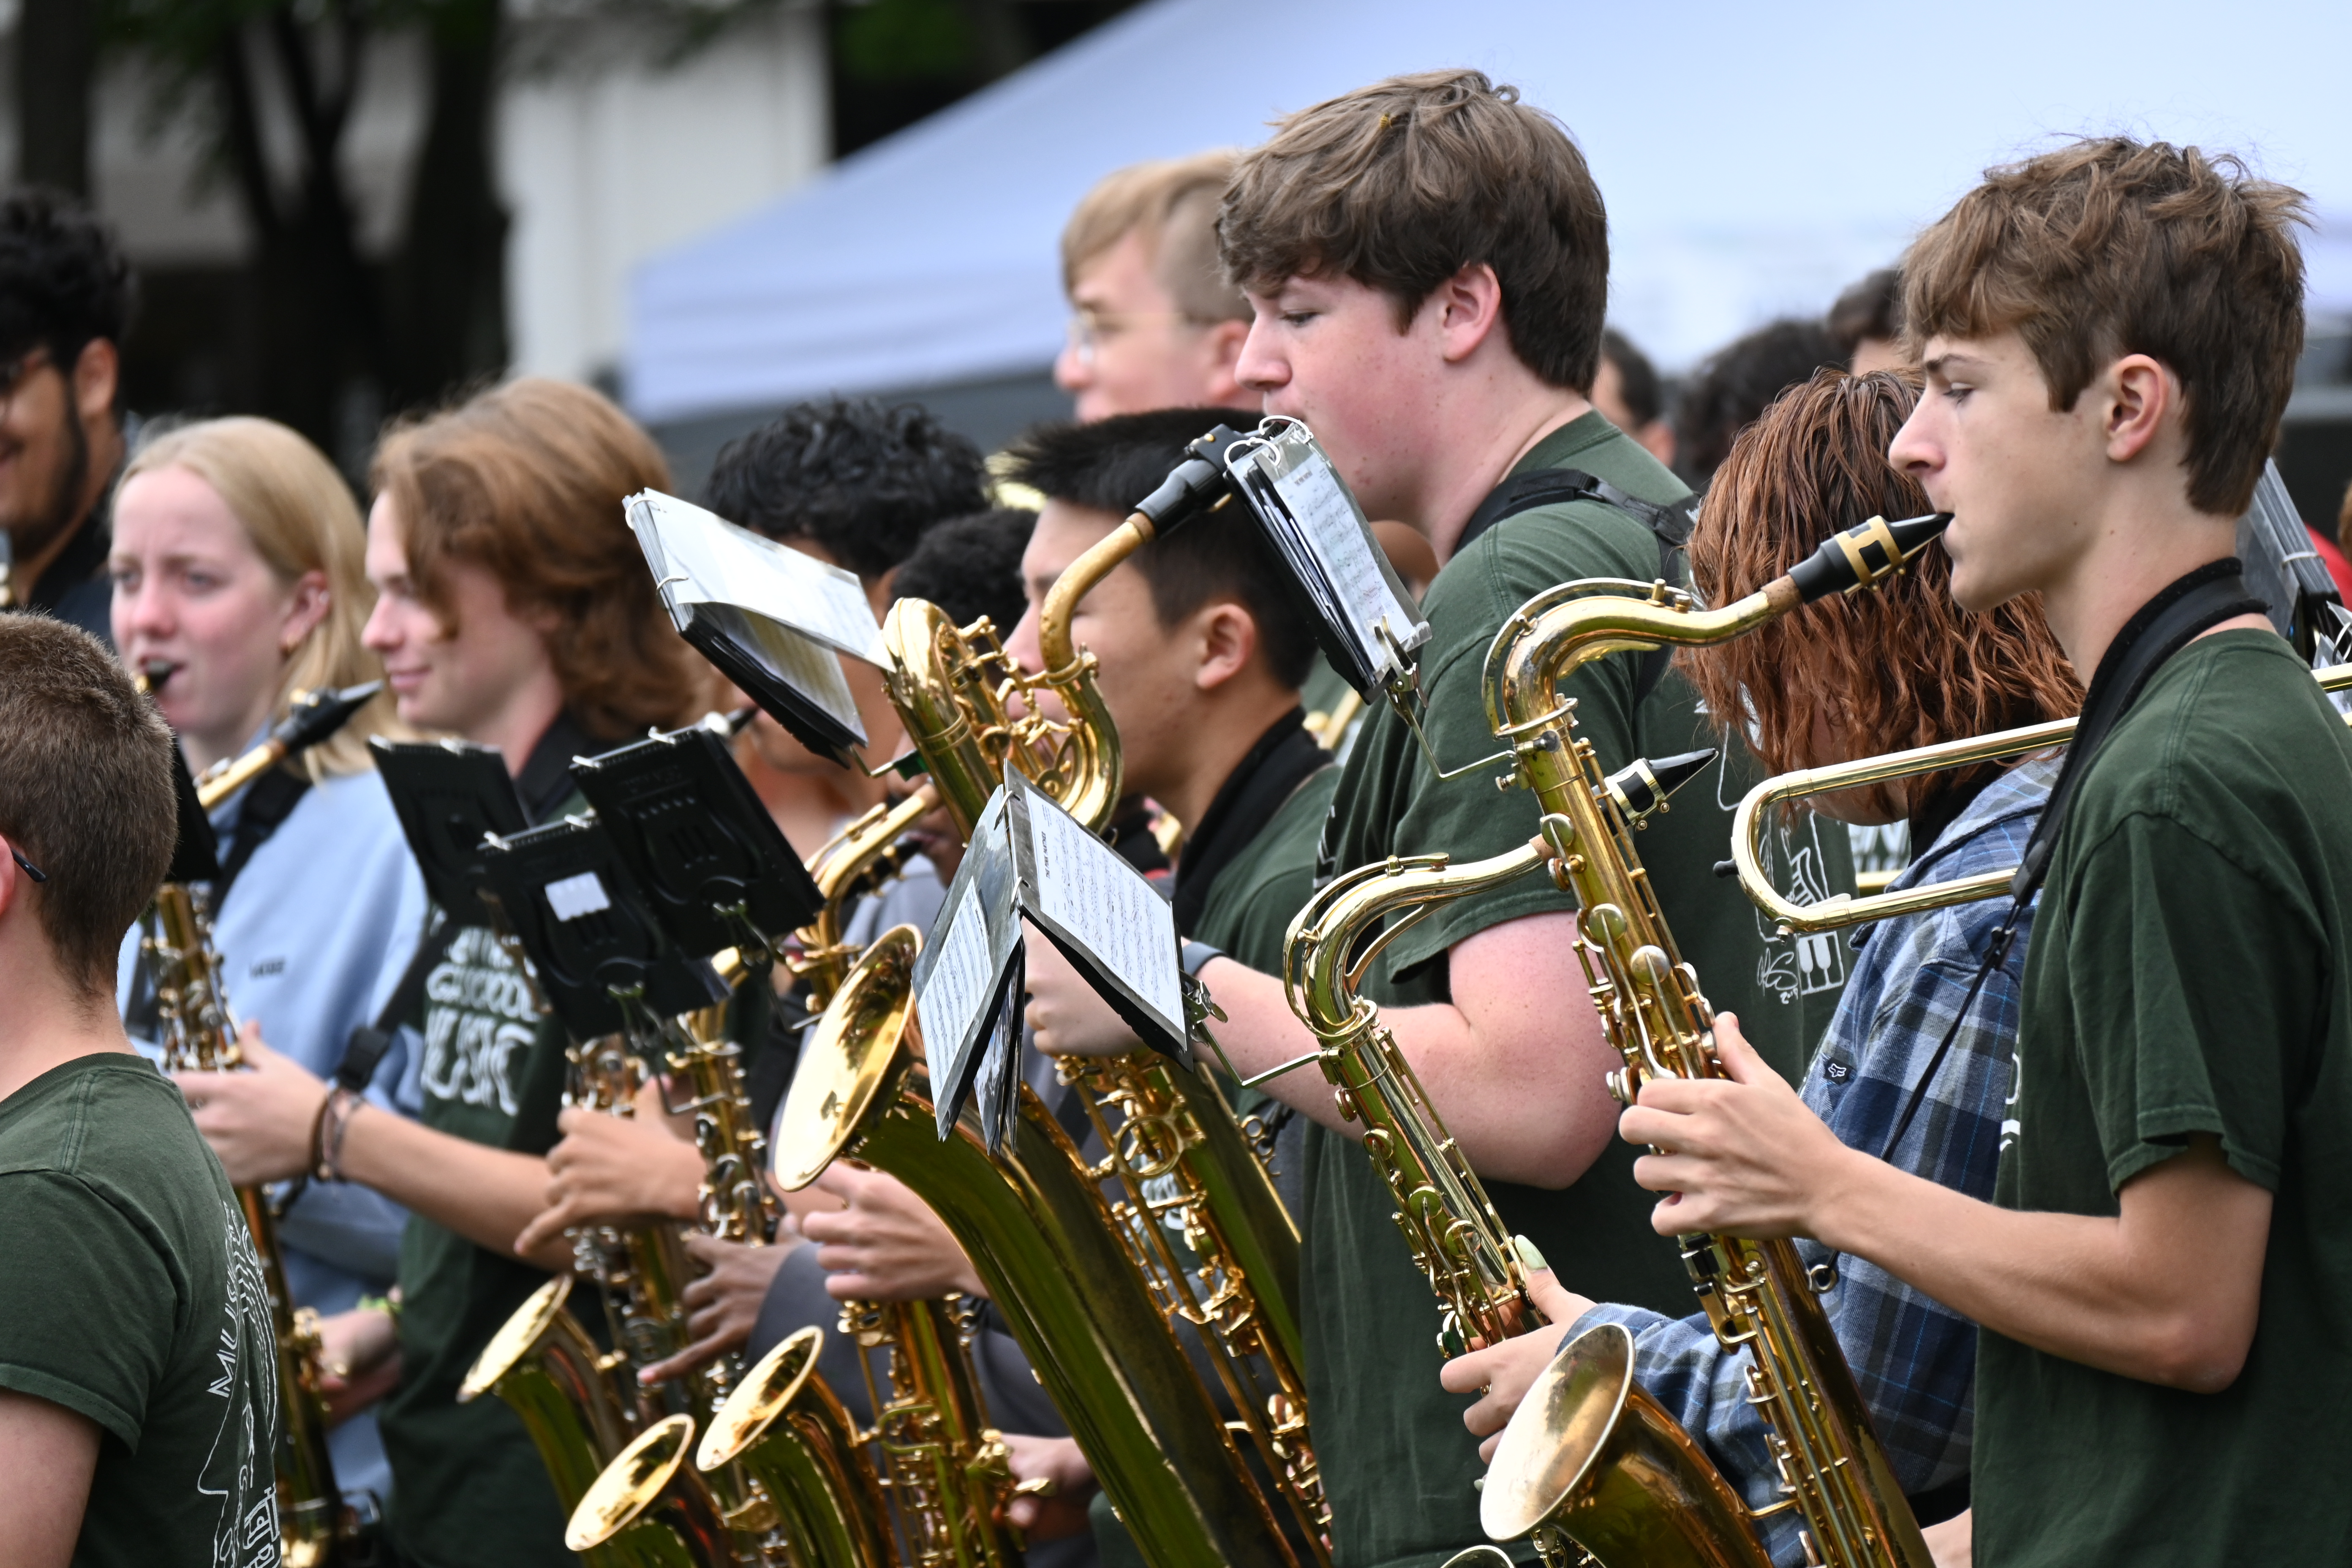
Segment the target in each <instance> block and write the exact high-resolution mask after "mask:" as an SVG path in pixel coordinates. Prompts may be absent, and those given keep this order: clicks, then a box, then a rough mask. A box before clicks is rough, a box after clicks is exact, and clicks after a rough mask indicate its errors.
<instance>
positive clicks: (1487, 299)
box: [1421, 261, 1503, 364]
mask: <svg viewBox="0 0 2352 1568" xmlns="http://www.w3.org/2000/svg"><path fill="white" fill-rule="evenodd" d="M1421 308H1422V309H1423V310H1435V311H1436V312H1437V313H1438V314H1437V322H1436V325H1437V338H1438V344H1439V347H1440V349H1441V351H1442V352H1443V353H1444V356H1445V362H1446V363H1448V364H1459V363H1461V362H1462V361H1464V360H1466V359H1468V358H1469V357H1470V356H1471V355H1472V354H1474V353H1477V352H1478V349H1479V346H1480V345H1481V344H1483V343H1484V342H1486V340H1487V339H1488V338H1489V337H1491V336H1493V335H1494V333H1495V332H1496V330H1497V329H1498V328H1500V327H1501V326H1502V324H1503V284H1502V280H1501V279H1498V278H1496V276H1495V269H1494V268H1492V267H1490V266H1488V265H1487V264H1486V263H1485V262H1483V261H1474V262H1472V263H1471V264H1470V265H1469V266H1467V267H1465V268H1462V270H1460V271H1459V272H1456V273H1455V274H1454V276H1453V277H1451V278H1449V279H1446V280H1445V281H1444V282H1443V283H1440V284H1439V285H1438V286H1437V289H1436V290H1435V292H1433V293H1432V294H1431V295H1430V297H1429V298H1428V299H1427V300H1423V301H1422V306H1421Z"/></svg>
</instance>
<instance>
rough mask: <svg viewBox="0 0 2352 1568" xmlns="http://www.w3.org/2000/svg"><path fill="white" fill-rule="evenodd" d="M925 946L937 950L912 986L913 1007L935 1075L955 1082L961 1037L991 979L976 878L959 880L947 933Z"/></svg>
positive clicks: (972, 1021) (992, 969)
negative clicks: (960, 887)
mask: <svg viewBox="0 0 2352 1568" xmlns="http://www.w3.org/2000/svg"><path fill="white" fill-rule="evenodd" d="M930 951H932V952H936V953H937V954H938V955H939V956H938V957H937V958H936V959H934V960H933V961H932V963H931V965H930V973H929V974H928V975H926V976H925V977H924V978H923V982H922V984H920V985H919V986H918V987H917V988H916V991H915V1011H916V1013H917V1015H918V1016H920V1017H921V1019H922V1021H923V1039H924V1041H925V1043H926V1044H927V1045H928V1046H929V1048H930V1049H931V1050H932V1051H934V1052H936V1053H938V1056H939V1058H940V1060H939V1061H938V1062H937V1069H938V1076H939V1078H940V1080H941V1081H942V1082H944V1083H955V1082H956V1081H957V1080H958V1079H961V1078H962V1077H963V1076H964V1075H963V1072H962V1071H961V1068H962V1066H963V1058H964V1056H965V1053H966V1051H967V1050H968V1049H969V1047H968V1046H967V1045H966V1043H965V1042H966V1040H967V1038H968V1037H969V1036H970V1035H971V1031H972V1027H973V1026H974V1025H975V1024H977V1023H978V1022H979V1020H980V1014H981V1009H982V1008H983V1007H985V1006H987V1005H988V1003H989V1000H990V997H991V995H992V993H993V991H994V989H995V983H996V966H995V965H994V964H992V963H990V962H989V961H988V915H987V912H986V911H985V910H982V908H981V904H980V884H979V883H978V882H976V881H974V882H967V883H966V884H964V889H963V896H962V898H961V899H959V900H957V901H956V906H955V913H954V916H953V918H952V919H951V920H950V921H949V922H948V933H947V937H946V939H945V940H944V941H942V942H940V943H939V945H938V946H937V947H936V948H933V949H931V950H930Z"/></svg>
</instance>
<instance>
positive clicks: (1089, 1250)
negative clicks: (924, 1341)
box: [777, 926, 1294, 1568]
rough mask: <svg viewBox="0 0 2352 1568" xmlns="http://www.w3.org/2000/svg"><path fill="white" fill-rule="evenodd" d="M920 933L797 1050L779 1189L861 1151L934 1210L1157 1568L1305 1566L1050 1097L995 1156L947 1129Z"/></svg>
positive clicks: (850, 992)
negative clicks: (929, 1064) (923, 1018)
mask: <svg viewBox="0 0 2352 1568" xmlns="http://www.w3.org/2000/svg"><path fill="white" fill-rule="evenodd" d="M919 944H920V938H919V936H918V934H917V933H916V931H915V930H914V928H913V927H911V926H900V927H898V928H897V929H896V930H894V931H889V932H888V933H887V934H886V935H885V936H883V937H882V939H881V940H880V941H878V942H876V943H875V944H874V946H872V947H871V948H869V949H867V950H866V956H865V957H864V958H863V959H861V960H860V961H859V962H858V964H857V966H856V968H855V969H854V970H852V971H851V972H850V974H849V977H848V979H847V980H846V981H845V983H844V984H843V985H842V988H841V990H840V992H839V993H838V994H836V995H835V998H834V1001H833V1005H832V1006H831V1007H829V1008H828V1009H827V1010H826V1012H825V1015H824V1019H823V1020H822V1022H820V1023H819V1025H818V1026H817V1028H816V1031H815V1033H814V1036H813V1037H811V1039H810V1041H809V1043H808V1045H807V1046H806V1047H804V1048H803V1056H802V1066H801V1070H800V1072H799V1073H798V1075H797V1076H796V1077H795V1078H794V1079H793V1087H792V1091H791V1094H790V1096H789V1098H788V1099H787V1100H786V1101H785V1105H784V1111H783V1116H782V1121H781V1122H780V1123H779V1127H780V1131H779V1136H778V1148H779V1152H780V1159H779V1163H778V1170H777V1181H778V1184H780V1185H782V1187H784V1188H785V1190H787V1191H793V1190H796V1189H798V1188H801V1187H803V1186H806V1185H807V1184H809V1183H811V1182H813V1181H814V1180H815V1179H816V1177H817V1176H818V1175H819V1174H820V1173H822V1172H823V1171H824V1168H825V1167H826V1166H827V1165H828V1164H830V1163H832V1162H833V1161H834V1160H835V1159H836V1158H855V1159H859V1160H863V1161H865V1162H866V1163H868V1164H870V1165H872V1166H874V1167H875V1168H877V1169H878V1170H881V1171H885V1172H887V1173H889V1174H891V1175H894V1176H896V1177H898V1179H899V1180H900V1181H902V1182H904V1183H906V1184H907V1185H908V1187H910V1188H912V1189H913V1190H914V1192H915V1194H917V1195H918V1196H919V1197H920V1198H921V1199H922V1200H923V1201H924V1202H925V1203H926V1204H928V1205H930V1207H931V1210H932V1212H934V1213H935V1214H937V1215H939V1217H940V1221H941V1223H943V1224H944V1225H945V1226H947V1227H948V1229H949V1230H950V1232H951V1233H953V1235H954V1236H955V1238H956V1240H957V1242H958V1243H959V1244H960V1245H961V1247H963V1249H964V1251H965V1253H966V1254H967V1255H968V1256H969V1257H970V1258H971V1262H972V1267H973V1268H975V1269H976V1270H978V1272H979V1273H980V1276H981V1278H982V1279H983V1280H985V1281H986V1282H987V1285H988V1287H989V1293H990V1295H991V1297H992V1300H994V1302H995V1304H996V1307H997V1310H999V1311H1000V1312H1001V1313H1002V1314H1003V1317H1004V1319H1005V1321H1006V1325H1007V1327H1008V1328H1009V1329H1010V1330H1011V1331H1012V1332H1013V1337H1014V1339H1015V1340H1017V1341H1018V1342H1020V1345H1021V1348H1022V1349H1023V1351H1024V1352H1026V1353H1027V1354H1028V1356H1029V1358H1030V1365H1031V1367H1032V1369H1033V1370H1034V1372H1035V1373H1036V1376H1037V1380H1038V1382H1039V1383H1040V1384H1043V1385H1044V1386H1045V1391H1046V1393H1047V1394H1049V1395H1050V1396H1051V1397H1052V1398H1053V1401H1054V1404H1055V1407H1056V1408H1058V1409H1059V1410H1060V1411H1061V1412H1062V1414H1063V1415H1064V1416H1065V1417H1066V1419H1067V1420H1068V1421H1069V1423H1070V1428H1071V1431H1072V1433H1073V1435H1074V1436H1076V1438H1077V1441H1078V1444H1079V1447H1081V1448H1082V1449H1083V1450H1084V1451H1085V1452H1086V1455H1087V1459H1088V1460H1089V1462H1090V1463H1092V1465H1093V1466H1094V1468H1095V1473H1096V1476H1097V1479H1098V1480H1099V1481H1100V1482H1101V1484H1102V1486H1103V1489H1104V1490H1105V1491H1107V1492H1108V1493H1109V1495H1110V1497H1111V1499H1112V1501H1113V1502H1114V1504H1115V1505H1116V1506H1117V1507H1118V1513H1119V1517H1120V1518H1121V1520H1122V1521H1125V1523H1126V1524H1127V1526H1128V1528H1129V1531H1131V1532H1132V1533H1133V1535H1134V1537H1135V1541H1136V1543H1137V1544H1138V1545H1139V1547H1140V1548H1141V1549H1142V1551H1143V1552H1144V1554H1145V1558H1146V1560H1147V1561H1148V1562H1150V1563H1152V1564H1153V1565H1154V1568H1214V1565H1220V1564H1230V1565H1232V1568H1278V1565H1279V1568H1294V1560H1293V1558H1292V1556H1291V1554H1290V1552H1289V1549H1288V1547H1287V1546H1286V1543H1285V1542H1284V1541H1283V1538H1282V1535H1281V1533H1280V1532H1279V1531H1277V1530H1276V1527H1275V1524H1274V1520H1273V1516H1272V1515H1271V1513H1270V1512H1269V1511H1268V1509H1267V1504H1266V1501H1265V1499H1264V1497H1263V1496H1261V1495H1260V1494H1259V1493H1258V1491H1257V1490H1256V1489H1255V1486H1254V1485H1253V1484H1252V1483H1251V1481H1250V1480H1249V1479H1248V1475H1247V1471H1246V1469H1245V1468H1244V1466H1243V1465H1242V1463H1241V1462H1240V1456H1239V1454H1238V1452H1237V1451H1236V1450H1235V1449H1234V1447H1233V1444H1232V1440H1231V1438H1230V1437H1229V1436H1228V1435H1227V1433H1226V1432H1225V1430H1224V1428H1223V1426H1222V1424H1221V1423H1220V1422H1219V1421H1218V1419H1217V1417H1216V1414H1215V1410H1214V1407H1213V1405H1211V1404H1210V1402H1209V1397H1208V1393H1207V1390H1206V1389H1205V1388H1204V1387H1203V1386H1202V1383H1201V1381H1200V1379H1199V1378H1198V1377H1197V1376H1196V1375H1195V1374H1194V1373H1193V1371H1192V1363H1191V1362H1190V1361H1189V1360H1188V1359H1187V1358H1186V1356H1185V1354H1184V1352H1183V1350H1182V1348H1181V1346H1180V1345H1179V1344H1178V1343H1177V1342H1176V1338H1175V1334H1174V1331H1172V1329H1171V1327H1170V1324H1169V1322H1168V1320H1167V1319H1166V1318H1165V1317H1164V1316H1163V1315H1162V1314H1161V1312H1160V1308H1159V1305H1158V1303H1157V1302H1155V1301H1154V1300H1153V1299H1152V1297H1151V1294H1150V1291H1149V1289H1147V1288H1146V1286H1145V1283H1144V1280H1143V1279H1141V1278H1140V1277H1139V1274H1138V1272H1137V1270H1136V1268H1135V1266H1134V1262H1133V1259H1132V1258H1130V1257H1129V1255H1128V1253H1127V1251H1126V1250H1125V1248H1124V1247H1123V1245H1122V1243H1121V1239H1120V1234H1119V1230H1118V1225H1117V1223H1116V1222H1115V1221H1114V1220H1113V1218H1112V1216H1111V1214H1110V1211H1109V1208H1108V1205H1107V1204H1106V1203H1105V1201H1104V1199H1103V1195H1102V1192H1101V1190H1100V1188H1099V1186H1098V1185H1097V1180H1096V1173H1095V1172H1094V1170H1093V1169H1092V1168H1091V1167H1090V1166H1089V1165H1088V1164H1087V1163H1086V1161H1085V1160H1084V1159H1083V1158H1081V1157H1080V1155H1079V1154H1078V1152H1077V1150H1076V1147H1075V1146H1073V1145H1072V1144H1071V1142H1070V1141H1069V1138H1068V1135H1067V1134H1066V1133H1065V1132H1064V1131H1062V1128H1061V1126H1060V1124H1059V1123H1058V1122H1056V1121H1055V1120H1054V1118H1053V1116H1052V1114H1051V1113H1050V1112H1049V1111H1047V1110H1046V1109H1045V1105H1044V1103H1043V1102H1042V1101H1040V1100H1038V1099H1037V1097H1036V1096H1035V1094H1034V1093H1032V1092H1031V1091H1030V1090H1029V1089H1027V1088H1026V1087H1025V1086H1024V1087H1023V1088H1022V1089H1021V1090H1020V1103H1019V1111H1018V1116H1017V1120H1016V1125H1015V1128H1014V1133H1013V1141H1012V1142H1011V1144H1010V1146H1009V1147H1008V1148H1007V1149H1006V1150H1005V1151H1003V1152H1001V1153H1000V1154H999V1155H997V1156H996V1157H995V1158H994V1159H992V1158H991V1157H990V1156H989V1154H988V1153H987V1152H986V1150H985V1149H984V1148H983V1147H982V1143H981V1141H980V1139H979V1136H978V1135H977V1133H975V1132H974V1131H972V1130H971V1128H970V1127H969V1126H968V1125H964V1126H959V1127H958V1128H957V1129H956V1130H955V1131H953V1132H952V1133H951V1134H950V1136H949V1137H948V1138H946V1139H944V1140H942V1139H941V1138H940V1136H939V1133H938V1130H937V1123H936V1117H935V1114H934V1110H933V1107H932V1104H931V1102H930V1100H929V1097H928V1093H927V1090H928V1087H929V1085H928V1080H927V1079H926V1077H925V1072H924V1067H923V1061H922V1057H921V1037H920V1028H919V1023H918V1020H917V1019H916V1016H915V1007H914V963H915V954H916V951H917V949H918V947H919Z"/></svg>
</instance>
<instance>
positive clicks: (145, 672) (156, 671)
mask: <svg viewBox="0 0 2352 1568" xmlns="http://www.w3.org/2000/svg"><path fill="white" fill-rule="evenodd" d="M179 668H180V667H179V666H178V665H176V664H173V662H172V661H171V660H170V659H168V658H151V659H148V660H146V661H145V662H144V663H142V664H141V665H140V667H139V673H140V675H141V676H142V677H143V678H144V679H145V680H146V682H147V695H148V696H150V697H160V696H162V695H163V683H164V682H165V681H167V680H169V679H172V677H173V675H174V674H176V673H177V672H178V670H179Z"/></svg>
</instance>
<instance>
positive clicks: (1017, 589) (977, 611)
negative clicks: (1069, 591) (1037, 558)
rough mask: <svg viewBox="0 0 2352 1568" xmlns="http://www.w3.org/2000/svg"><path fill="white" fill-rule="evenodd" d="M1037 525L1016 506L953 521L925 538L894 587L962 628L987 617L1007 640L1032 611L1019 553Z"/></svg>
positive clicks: (1031, 515) (1033, 517) (1034, 516)
mask: <svg viewBox="0 0 2352 1568" xmlns="http://www.w3.org/2000/svg"><path fill="white" fill-rule="evenodd" d="M1036 526H1037V514H1036V513H1035V512H1034V511H1029V510H1025V509H1024V508H1021V507H1013V506H1001V507H998V508H996V509H994V510H991V511H982V512H975V513H973V514H972V515H971V516H970V517H957V518H950V519H949V520H948V521H945V522H943V523H940V525H939V526H938V527H936V528H934V529H932V530H931V531H929V532H928V533H926V534H924V535H923V542H921V543H920V544H918V545H916V546H915V552H914V553H913V554H912V555H909V556H908V557H907V560H906V563H905V564H904V565H902V566H900V567H899V568H898V576H897V578H895V579H894V580H893V581H892V584H891V586H892V588H893V589H894V590H895V591H896V592H897V593H898V596H899V597H900V598H902V599H929V601H930V602H931V603H932V604H934V605H938V606H939V607H940V609H942V610H945V611H946V612H947V613H948V617H949V619H950V620H952V621H954V622H955V624H956V625H958V626H970V625H971V623H972V622H974V621H976V620H978V619H979V618H980V617H981V616H987V617H988V618H989V619H990V620H992V621H993V622H995V623H996V630H997V635H998V636H1000V637H1009V636H1011V635H1012V632H1013V626H1015V625H1017V624H1018V623H1019V622H1020V619H1021V616H1022V613H1023V611H1024V610H1025V609H1026V608H1027V607H1028V606H1027V602H1026V600H1025V599H1024V596H1023V595H1022V592H1021V552H1023V551H1024V550H1026V549H1027V548H1029V534H1030V531H1032V530H1034V528H1035V527H1036Z"/></svg>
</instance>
